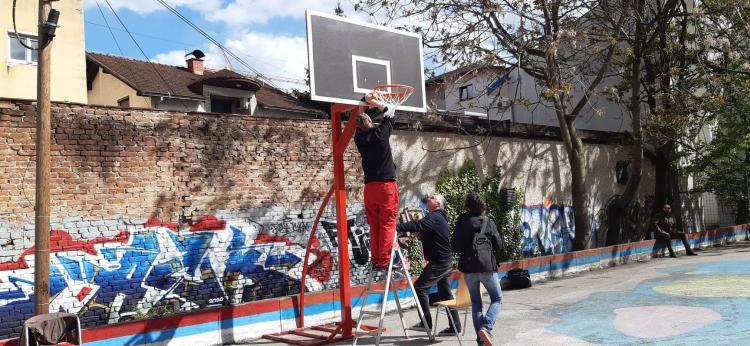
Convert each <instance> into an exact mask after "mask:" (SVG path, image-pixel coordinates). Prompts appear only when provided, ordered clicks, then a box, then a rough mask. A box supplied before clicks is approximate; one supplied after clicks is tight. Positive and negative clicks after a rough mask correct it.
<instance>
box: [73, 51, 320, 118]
mask: <svg viewBox="0 0 750 346" xmlns="http://www.w3.org/2000/svg"><path fill="white" fill-rule="evenodd" d="M86 59H87V60H88V61H91V62H93V63H95V64H96V65H99V66H101V67H102V68H103V69H104V71H105V72H107V73H109V74H112V75H114V76H115V77H117V78H118V79H120V80H122V81H123V82H124V83H125V84H128V85H129V86H130V87H131V88H133V89H135V90H136V91H138V92H139V93H141V94H144V95H165V96H174V97H183V98H190V99H196V100H202V99H203V94H202V86H203V85H216V86H229V85H231V86H236V85H238V84H239V85H241V86H242V87H241V88H242V89H245V90H253V91H255V96H256V98H257V100H258V103H259V104H260V106H261V107H268V108H279V109H286V110H291V111H298V112H306V113H319V112H320V111H318V110H316V109H312V108H309V107H305V106H304V105H302V104H301V103H300V102H299V101H297V99H295V98H294V97H292V96H291V95H288V94H286V93H284V92H283V91H281V90H278V89H276V88H274V87H271V86H269V85H267V84H265V83H263V82H260V81H258V80H256V79H254V78H251V77H247V76H244V75H241V74H239V73H237V72H234V71H230V70H227V69H222V70H218V71H206V73H205V74H204V75H197V74H194V73H192V72H190V71H189V70H188V69H187V68H185V67H180V66H172V65H165V64H160V63H155V62H149V61H143V60H137V59H132V58H125V57H119V56H113V55H108V54H101V53H93V52H87V53H86ZM156 71H158V74H157V73H156ZM159 75H161V77H160V76H159ZM162 77H163V79H162Z"/></svg>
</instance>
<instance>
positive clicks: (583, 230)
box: [568, 146, 591, 250]
mask: <svg viewBox="0 0 750 346" xmlns="http://www.w3.org/2000/svg"><path fill="white" fill-rule="evenodd" d="M582 149H583V148H582V146H573V152H572V154H571V155H568V161H570V173H571V181H570V189H571V193H572V199H573V218H574V220H575V233H576V236H575V239H573V249H574V250H585V249H588V248H589V247H591V225H590V222H589V208H588V198H587V195H586V186H585V184H584V182H583V178H584V161H585V160H584V155H583V150H582Z"/></svg>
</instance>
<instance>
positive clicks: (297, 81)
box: [85, 20, 306, 84]
mask: <svg viewBox="0 0 750 346" xmlns="http://www.w3.org/2000/svg"><path fill="white" fill-rule="evenodd" d="M85 22H86V23H87V24H90V25H96V26H99V27H102V28H106V27H107V26H106V25H104V24H102V23H97V22H93V21H90V20H86V21H85ZM112 30H114V31H122V32H125V30H122V29H119V28H112ZM130 32H131V33H132V34H133V36H142V37H145V38H149V39H153V40H159V41H163V42H169V43H173V44H174V46H175V47H180V48H185V47H196V46H200V45H202V43H195V42H193V43H189V42H182V41H175V40H170V39H168V38H164V37H158V36H153V35H149V34H144V33H141V32H137V31H132V30H131V31H130ZM237 54H239V55H241V56H245V57H248V58H251V59H257V60H265V61H268V62H278V61H285V62H295V61H294V60H291V59H281V58H271V57H263V56H258V55H252V54H247V53H245V52H241V51H238V52H237ZM122 55H123V56H124V54H122ZM300 64H301V63H300ZM267 66H268V65H267ZM272 66H273V65H272ZM286 71H287V72H288V70H286ZM264 76H266V78H268V79H271V80H275V81H278V82H284V83H294V84H306V82H305V80H304V79H303V78H298V77H294V76H285V75H281V74H270V73H265V74H264Z"/></svg>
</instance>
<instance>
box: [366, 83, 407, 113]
mask: <svg viewBox="0 0 750 346" xmlns="http://www.w3.org/2000/svg"><path fill="white" fill-rule="evenodd" d="M372 92H373V95H374V96H375V99H376V100H377V101H378V102H380V103H382V104H383V105H385V106H386V107H388V111H387V112H386V114H385V116H387V117H392V116H394V115H395V114H396V108H397V107H398V106H400V105H401V104H402V103H404V101H406V100H407V99H408V98H409V96H411V94H412V93H414V87H411V86H408V85H403V84H383V85H378V86H376V87H375V88H374V89H373V90H372Z"/></svg>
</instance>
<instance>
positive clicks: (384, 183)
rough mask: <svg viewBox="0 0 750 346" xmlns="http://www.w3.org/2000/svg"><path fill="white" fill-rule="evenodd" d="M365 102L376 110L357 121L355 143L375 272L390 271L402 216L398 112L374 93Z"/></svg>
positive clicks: (366, 97) (367, 111) (368, 95)
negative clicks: (395, 150) (395, 141)
mask: <svg viewBox="0 0 750 346" xmlns="http://www.w3.org/2000/svg"><path fill="white" fill-rule="evenodd" d="M365 101H367V103H368V104H370V105H373V106H374V107H370V108H368V109H367V110H366V111H365V113H366V114H361V115H360V116H359V117H358V118H357V131H356V133H355V134H354V143H355V144H356V145H357V150H358V151H359V154H360V155H361V156H362V170H363V171H364V173H365V190H364V202H365V213H366V214H367V224H368V225H370V252H371V254H372V266H373V269H374V270H378V271H382V270H386V269H388V264H389V263H390V259H391V252H392V251H391V250H392V248H393V241H394V239H395V236H396V219H397V216H398V185H397V183H396V165H395V164H394V163H393V156H392V155H391V142H390V137H391V132H392V131H393V124H394V119H393V116H394V115H395V113H396V110H395V109H388V108H386V107H385V105H383V104H382V103H381V102H379V101H378V100H377V97H376V96H375V95H374V94H372V93H370V94H367V95H366V96H365ZM379 115H384V117H383V120H382V122H381V123H380V125H378V126H375V125H374V124H373V122H372V118H371V116H372V117H376V116H379Z"/></svg>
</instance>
